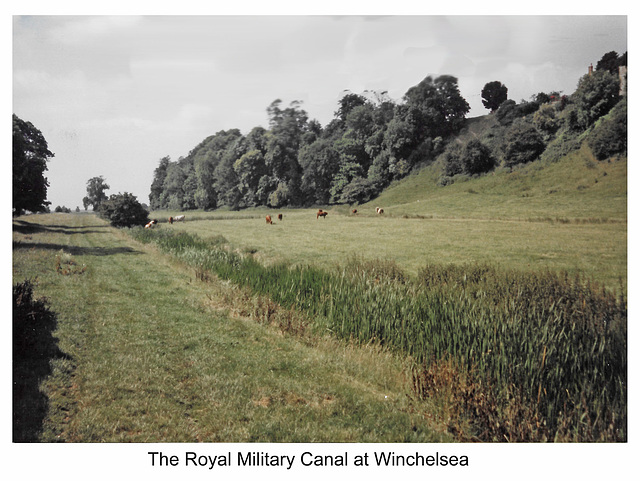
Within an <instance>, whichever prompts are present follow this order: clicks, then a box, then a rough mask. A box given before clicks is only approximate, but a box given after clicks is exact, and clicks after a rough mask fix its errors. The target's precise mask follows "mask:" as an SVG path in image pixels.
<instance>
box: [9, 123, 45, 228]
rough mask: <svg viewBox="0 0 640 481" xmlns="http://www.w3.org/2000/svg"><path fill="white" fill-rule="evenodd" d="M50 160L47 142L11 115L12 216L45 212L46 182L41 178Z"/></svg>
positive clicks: (27, 124) (33, 129)
mask: <svg viewBox="0 0 640 481" xmlns="http://www.w3.org/2000/svg"><path fill="white" fill-rule="evenodd" d="M51 157H53V153H51V152H50V151H49V147H48V145H47V141H46V140H45V138H44V136H43V135H42V132H40V131H39V130H38V129H37V128H36V127H35V126H34V125H33V124H32V123H31V122H26V121H24V120H22V119H20V118H19V117H18V116H17V115H16V114H13V215H14V216H17V215H22V214H23V213H24V212H25V211H31V212H45V211H47V209H48V206H49V205H50V204H51V203H50V202H48V201H47V187H49V181H48V180H47V178H46V177H45V176H44V171H45V170H47V162H48V160H49V158H51Z"/></svg>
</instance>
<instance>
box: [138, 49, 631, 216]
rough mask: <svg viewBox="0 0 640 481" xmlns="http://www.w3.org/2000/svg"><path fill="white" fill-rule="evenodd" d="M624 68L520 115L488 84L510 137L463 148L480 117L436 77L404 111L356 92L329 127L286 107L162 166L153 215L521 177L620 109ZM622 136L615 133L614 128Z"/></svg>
mask: <svg viewBox="0 0 640 481" xmlns="http://www.w3.org/2000/svg"><path fill="white" fill-rule="evenodd" d="M620 65H626V53H625V54H624V55H622V56H618V54H617V53H616V52H609V53H607V54H605V55H604V56H603V57H602V59H601V60H600V61H599V62H598V64H597V66H596V69H595V72H593V74H588V75H585V76H584V77H583V78H581V79H580V81H579V84H578V87H577V90H576V92H575V93H574V94H572V95H571V96H567V95H561V93H560V92H550V93H544V92H540V93H538V94H537V95H534V96H533V97H532V98H531V99H530V101H525V100H522V101H521V102H520V103H516V102H515V101H514V100H510V99H508V98H507V92H508V89H507V87H506V86H505V85H503V84H502V83H501V82H499V81H492V82H488V83H487V84H486V85H485V86H484V88H483V90H482V92H481V95H482V101H483V105H484V106H485V107H486V108H487V109H489V110H490V111H491V115H494V116H495V118H496V119H497V120H498V124H499V125H498V128H499V129H501V130H500V132H497V131H496V132H494V134H493V138H487V139H474V140H471V141H468V142H466V143H464V144H462V145H461V144H460V143H459V142H451V140H452V139H454V138H455V136H456V135H457V134H458V133H459V132H460V131H461V129H462V128H463V127H464V126H465V121H466V120H465V118H466V114H467V113H468V112H469V110H470V107H469V104H468V103H467V101H466V100H465V99H464V98H463V97H462V96H461V94H460V91H459V89H458V80H457V78H455V77H453V76H451V75H442V76H439V77H436V78H433V77H431V76H429V77H426V78H425V79H424V80H423V81H422V82H420V83H419V84H418V85H415V86H414V87H411V88H410V89H409V90H408V91H407V92H406V93H405V95H404V96H403V97H402V99H401V101H400V102H395V101H393V100H392V99H391V98H390V97H389V96H388V94H387V92H385V91H365V92H364V93H362V94H356V93H352V92H349V91H345V92H346V93H345V94H344V95H343V97H342V98H341V99H340V101H339V103H338V109H337V110H336V112H335V113H334V118H333V119H332V120H331V121H330V122H329V123H328V124H327V125H326V126H322V125H321V124H320V123H319V122H318V121H317V120H310V119H309V116H308V114H307V112H306V111H305V110H304V109H303V108H302V104H301V102H298V101H294V102H291V103H290V104H289V105H288V106H284V105H283V104H282V101H281V100H275V101H274V102H273V103H271V105H269V106H268V108H267V115H268V128H264V127H255V128H253V129H252V130H251V131H250V132H249V133H248V134H246V135H243V134H242V133H241V132H240V130H238V129H230V130H223V131H220V132H217V133H216V134H214V135H212V136H210V137H207V138H206V139H205V140H203V141H202V142H201V143H200V144H199V145H197V146H196V147H195V148H194V149H193V150H191V152H189V154H188V155H187V156H186V157H180V158H179V159H178V160H177V161H172V160H171V158H170V157H168V156H167V157H164V158H162V159H161V160H160V162H159V165H158V167H157V168H156V169H155V171H154V176H153V182H152V184H151V192H150V195H149V201H150V208H151V209H152V210H157V209H170V210H191V209H204V210H211V209H216V208H219V207H223V206H225V207H228V208H230V209H232V210H237V209H242V208H247V207H255V206H268V207H272V208H280V207H284V206H293V207H296V206H309V205H331V204H360V203H364V202H368V201H369V200H371V199H373V198H375V197H376V196H377V195H378V194H379V193H380V192H381V191H382V190H383V189H384V188H385V187H387V186H388V185H389V184H390V183H391V182H392V181H394V180H397V179H401V178H403V177H405V176H406V175H407V174H408V173H409V172H410V171H411V170H412V169H414V168H416V167H419V166H422V165H426V164H428V163H430V162H433V161H435V160H438V159H442V160H441V162H442V163H443V175H442V179H441V183H442V184H443V185H446V184H447V183H449V182H451V181H452V179H453V178H454V177H455V176H456V175H478V174H482V173H486V172H488V171H490V170H492V169H494V168H496V167H498V166H505V167H509V168H512V167H513V166H515V165H518V164H521V163H526V162H530V161H531V160H534V159H535V158H538V157H539V156H540V155H541V154H542V152H543V151H545V149H546V148H547V147H548V146H549V145H550V144H551V143H553V141H554V140H555V139H557V138H558V137H562V138H576V137H577V136H578V134H580V133H582V132H584V131H586V130H587V129H589V128H591V126H593V125H594V123H595V122H596V120H598V119H599V118H601V117H602V116H604V115H605V114H607V113H608V112H609V111H610V110H611V109H612V107H613V106H614V105H616V104H617V103H618V101H619V100H620V97H621V95H620V92H619V84H620V82H619V78H618V67H619V66H620ZM624 115H625V116H626V109H625V111H624ZM625 118H626V117H625ZM611 126H613V130H615V122H613V123H611V125H610V126H609V127H611ZM611 130H612V129H611V128H610V129H609V130H608V131H607V132H606V133H607V135H608V134H610V133H611V132H610V131H611ZM618 130H620V132H618V134H617V136H618V137H621V136H622V135H623V133H622V130H621V129H618ZM624 132H625V133H626V121H625V122H624ZM559 133H561V134H562V135H559ZM601 138H602V136H601ZM600 144H606V141H605V140H602V139H601V140H600ZM555 148H556V149H558V147H557V146H556V147H555ZM624 149H626V143H625V145H624ZM604 150H607V149H606V147H605V148H604ZM617 150H618V151H620V150H621V148H618V149H617ZM607 153H611V152H607ZM603 155H604V154H603Z"/></svg>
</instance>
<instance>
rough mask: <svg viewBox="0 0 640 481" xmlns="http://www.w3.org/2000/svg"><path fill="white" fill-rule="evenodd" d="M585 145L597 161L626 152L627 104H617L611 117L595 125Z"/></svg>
mask: <svg viewBox="0 0 640 481" xmlns="http://www.w3.org/2000/svg"><path fill="white" fill-rule="evenodd" d="M587 144H588V145H589V147H590V148H591V150H592V151H593V155H595V157H596V159H598V160H605V159H608V158H609V157H611V156H613V155H616V154H622V153H625V152H626V151H627V103H626V102H621V103H620V104H618V105H617V106H616V107H615V108H614V109H613V111H612V112H611V115H610V116H608V117H607V118H605V119H602V121H601V122H600V123H599V124H597V125H596V127H595V129H594V130H593V132H592V133H591V134H590V135H589V137H588V138H587Z"/></svg>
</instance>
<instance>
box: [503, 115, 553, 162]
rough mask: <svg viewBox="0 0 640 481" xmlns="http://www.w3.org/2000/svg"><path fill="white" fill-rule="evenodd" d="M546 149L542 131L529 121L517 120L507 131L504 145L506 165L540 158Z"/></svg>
mask: <svg viewBox="0 0 640 481" xmlns="http://www.w3.org/2000/svg"><path fill="white" fill-rule="evenodd" d="M544 149H545V143H544V140H543V138H542V135H540V132H538V130H537V129H536V128H535V127H534V126H533V125H531V124H530V123H528V122H516V123H515V124H513V126H512V127H511V128H510V129H509V130H508V131H507V134H506V136H505V141H504V144H503V146H502V153H503V156H504V159H503V164H504V166H505V167H513V166H514V165H517V164H525V163H527V162H531V161H533V160H535V159H536V158H538V157H539V156H540V154H542V152H543V151H544Z"/></svg>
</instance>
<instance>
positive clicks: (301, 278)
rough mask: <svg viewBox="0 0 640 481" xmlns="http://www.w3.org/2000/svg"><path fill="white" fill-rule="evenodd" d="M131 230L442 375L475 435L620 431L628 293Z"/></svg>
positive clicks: (581, 435)
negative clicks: (296, 262) (252, 249)
mask: <svg viewBox="0 0 640 481" xmlns="http://www.w3.org/2000/svg"><path fill="white" fill-rule="evenodd" d="M131 232H132V234H133V235H134V236H136V237H137V238H138V239H140V240H142V241H145V242H152V241H153V242H155V243H156V244H157V245H158V246H160V247H161V248H162V249H164V250H165V251H167V252H170V253H172V254H173V255H175V256H177V257H179V258H180V259H182V260H183V261H184V262H186V263H188V264H190V265H192V266H194V267H195V268H196V269H198V270H200V271H207V272H212V273H215V274H216V275H218V276H220V277H221V278H223V279H228V280H230V281H232V282H234V283H237V284H239V285H242V286H248V287H250V288H251V289H253V290H254V291H255V292H256V293H260V294H264V295H268V296H269V297H270V298H272V299H273V300H274V301H275V302H278V303H280V304H282V305H284V306H286V307H289V308H294V309H299V310H304V311H305V312H306V313H307V314H308V317H309V318H310V319H314V326H313V327H314V328H315V329H318V330H319V331H321V332H326V331H329V332H332V333H333V334H334V335H336V336H338V337H342V338H350V339H355V340H358V341H361V342H364V343H368V342H372V341H374V342H378V343H380V344H381V345H383V346H386V347H388V348H389V349H392V350H394V351H397V352H398V353H401V354H402V355H407V356H410V357H411V358H412V359H413V360H414V369H413V387H414V389H415V391H416V393H418V394H419V395H420V396H424V397H431V396H436V395H438V392H439V390H440V389H441V388H442V385H443V382H445V381H444V380H446V383H447V384H448V389H450V390H451V392H452V393H453V394H452V395H453V398H452V402H454V403H457V409H458V411H457V412H458V414H459V418H460V425H463V424H466V425H467V426H468V430H471V431H472V432H473V435H474V436H475V437H477V438H478V439H481V440H485V441H504V440H508V441H554V440H555V441H625V440H626V436H627V435H626V422H627V324H626V320H627V307H626V300H625V299H624V297H623V296H616V295H615V294H614V293H611V292H610V291H608V290H605V289H604V288H603V287H601V286H596V285H593V284H591V283H590V282H589V281H588V280H585V279H582V278H580V277H573V278H570V277H569V276H568V275H567V274H565V273H553V272H527V273H523V272H516V271H503V270H497V269H495V268H493V267H491V266H478V265H467V266H437V265H429V266H426V267H425V268H424V269H423V270H422V271H421V272H420V273H419V275H418V277H417V278H408V277H407V276H405V274H404V273H403V272H402V271H401V269H399V268H398V267H397V266H396V265H395V264H394V263H393V262H388V261H364V260H362V259H357V258H354V259H350V260H348V261H347V262H345V263H344V265H342V266H341V267H340V268H338V269H336V270H335V271H331V272H328V271H325V270H323V269H319V268H316V267H309V266H288V265H286V264H277V265H272V266H263V265H262V264H260V263H259V262H258V261H256V260H255V259H254V258H253V257H251V256H243V255H241V254H239V253H236V252H233V251H231V250H230V249H228V248H226V247H225V246H224V245H221V243H220V242H217V243H215V245H213V244H211V243H208V242H205V241H203V240H202V239H199V238H198V237H196V236H193V235H190V234H185V233H180V234H175V233H169V232H165V233H160V231H157V232H149V231H147V232H145V231H144V230H142V229H138V230H135V229H134V230H132V231H131ZM454 381H455V385H453V384H452V383H453V382H454ZM452 429H454V430H455V429H457V427H456V426H453V427H452Z"/></svg>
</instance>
